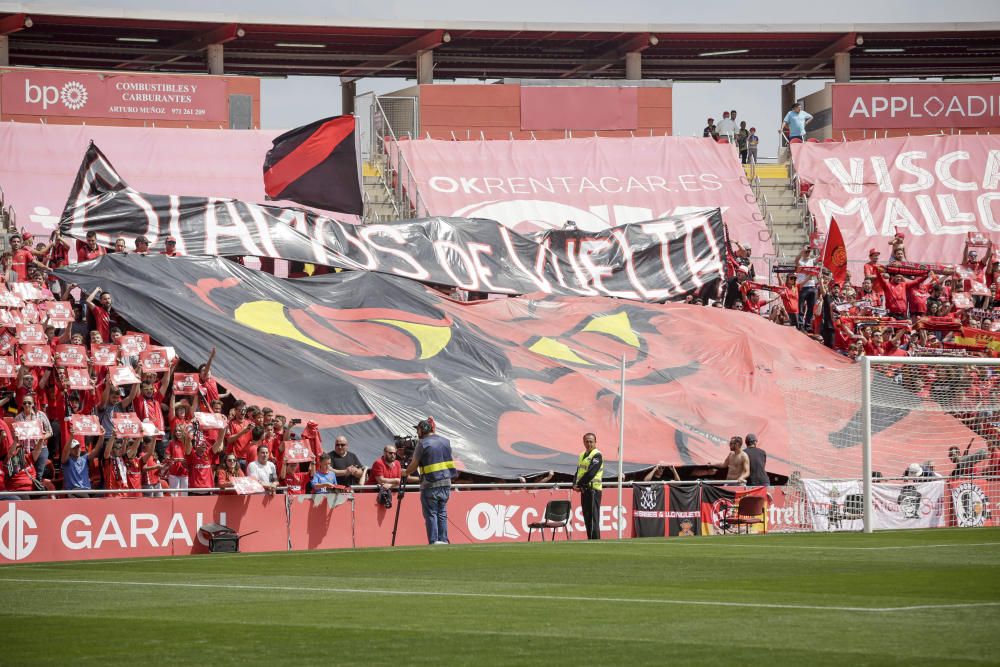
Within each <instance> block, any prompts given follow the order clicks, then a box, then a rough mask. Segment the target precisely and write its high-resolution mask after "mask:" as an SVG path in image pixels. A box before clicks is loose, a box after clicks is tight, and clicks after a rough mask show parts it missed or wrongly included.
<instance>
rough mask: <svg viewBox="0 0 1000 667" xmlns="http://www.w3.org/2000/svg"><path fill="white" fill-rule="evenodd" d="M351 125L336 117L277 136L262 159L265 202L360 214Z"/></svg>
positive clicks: (349, 118)
mask: <svg viewBox="0 0 1000 667" xmlns="http://www.w3.org/2000/svg"><path fill="white" fill-rule="evenodd" d="M354 125H355V121H354V116H336V117H334V118H324V119H323V120H318V121H316V122H314V123H310V124H309V125H305V126H303V127H297V128H295V129H294V130H289V131H288V132H285V133H284V134H282V135H281V136H279V137H276V138H275V139H274V141H273V144H274V145H273V147H272V148H271V150H269V151H268V152H267V157H266V158H265V159H264V191H265V192H266V193H267V197H268V199H289V200H291V201H294V202H298V203H299V204H305V205H306V206H313V207H315V208H321V209H325V210H327V211H339V212H341V213H353V214H355V215H361V213H362V209H363V203H362V198H361V179H360V176H359V173H360V169H359V165H358V154H357V150H356V149H355V146H354V137H355V128H354Z"/></svg>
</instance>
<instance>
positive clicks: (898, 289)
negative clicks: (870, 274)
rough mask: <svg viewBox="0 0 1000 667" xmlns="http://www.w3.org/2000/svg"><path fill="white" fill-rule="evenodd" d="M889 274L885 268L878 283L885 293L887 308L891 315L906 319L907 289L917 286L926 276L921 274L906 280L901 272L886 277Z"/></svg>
mask: <svg viewBox="0 0 1000 667" xmlns="http://www.w3.org/2000/svg"><path fill="white" fill-rule="evenodd" d="M887 275H888V274H887V273H886V272H885V270H883V271H882V273H880V274H879V276H878V281H877V282H878V283H879V284H880V285H881V286H882V292H883V293H884V294H885V308H886V310H887V311H889V315H890V317H893V318H895V319H897V320H905V319H906V307H907V301H906V291H907V290H909V289H911V288H913V287H916V286H917V285H918V284H920V283H922V282H923V281H924V280H926V276H920V277H918V278H914V279H913V280H905V279H904V278H903V276H902V275H901V274H899V273H896V274H893V275H892V277H891V278H888V279H887V278H886V276H887Z"/></svg>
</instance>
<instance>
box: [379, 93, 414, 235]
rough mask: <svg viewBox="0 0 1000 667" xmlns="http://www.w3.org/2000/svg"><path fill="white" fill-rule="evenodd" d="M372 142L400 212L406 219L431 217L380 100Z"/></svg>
mask: <svg viewBox="0 0 1000 667" xmlns="http://www.w3.org/2000/svg"><path fill="white" fill-rule="evenodd" d="M372 140H373V141H374V142H375V148H374V149H373V151H372V152H373V154H374V155H377V156H379V162H380V163H382V160H381V158H382V157H384V163H382V164H381V165H380V166H384V169H382V170H381V174H382V179H383V180H384V182H385V184H386V186H387V188H388V189H389V191H390V193H391V194H392V198H393V200H394V201H395V204H396V212H397V213H398V214H399V215H400V216H401V217H402V218H423V217H427V206H426V205H425V204H424V201H423V197H421V196H420V190H419V189H418V187H417V179H416V178H414V176H413V172H412V171H411V170H410V167H409V165H407V164H406V159H405V158H404V157H403V152H402V150H401V149H400V146H399V139H398V137H397V136H396V133H395V132H394V131H393V129H392V126H391V125H390V123H389V119H388V117H387V116H386V114H385V109H383V108H382V104H381V102H380V101H379V98H378V97H374V98H373V100H372Z"/></svg>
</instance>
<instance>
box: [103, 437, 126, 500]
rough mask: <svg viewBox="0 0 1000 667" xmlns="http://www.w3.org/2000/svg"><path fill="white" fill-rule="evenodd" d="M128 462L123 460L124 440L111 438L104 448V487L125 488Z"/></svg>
mask: <svg viewBox="0 0 1000 667" xmlns="http://www.w3.org/2000/svg"><path fill="white" fill-rule="evenodd" d="M128 475H129V471H128V464H127V463H126V461H125V441H124V440H121V439H118V438H114V437H113V438H112V439H111V444H110V445H108V446H106V447H105V448H104V488H105V489H127V488H129V487H128Z"/></svg>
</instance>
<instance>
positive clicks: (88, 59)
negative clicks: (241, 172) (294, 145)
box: [0, 0, 1000, 81]
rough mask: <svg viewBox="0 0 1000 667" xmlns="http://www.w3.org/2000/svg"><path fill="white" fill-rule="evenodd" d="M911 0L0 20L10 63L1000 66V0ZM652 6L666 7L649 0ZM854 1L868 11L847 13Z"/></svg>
mask: <svg viewBox="0 0 1000 667" xmlns="http://www.w3.org/2000/svg"><path fill="white" fill-rule="evenodd" d="M913 2H914V5H920V6H924V5H927V7H926V12H924V13H923V14H921V18H920V22H916V23H915V22H912V21H909V22H908V21H906V20H894V17H893V15H892V14H891V13H889V10H885V11H882V10H881V8H878V7H876V8H875V9H869V10H868V11H867V14H866V13H865V10H863V9H860V8H859V6H860V5H863V4H864V3H860V4H859V0H843V2H842V3H837V5H836V6H833V5H831V6H830V7H825V8H822V10H821V11H822V12H824V13H825V14H824V15H823V16H821V17H820V18H819V19H818V20H816V21H815V22H809V21H804V20H802V19H799V18H797V17H794V16H793V17H786V18H784V19H777V20H769V21H763V20H762V19H760V18H759V17H757V21H756V22H754V20H753V11H754V10H755V7H756V3H748V4H749V5H753V7H749V9H747V10H746V11H744V10H743V9H738V8H734V9H733V12H735V13H734V14H732V17H727V19H726V20H728V21H731V22H730V23H726V24H723V23H722V22H721V21H720V22H719V23H718V24H712V23H705V20H706V18H707V17H710V16H712V15H713V14H715V12H708V14H707V15H706V14H705V13H704V8H703V7H697V8H694V10H692V8H690V7H688V8H684V9H677V8H676V7H674V6H673V5H674V4H675V3H663V2H659V3H653V5H651V4H650V3H647V2H642V1H632V2H629V1H627V0H626V1H623V3H622V6H621V7H619V6H618V5H608V4H607V3H603V2H602V3H595V2H591V1H590V0H580V6H579V7H577V6H573V7H567V6H566V5H565V4H564V3H552V4H553V5H562V9H561V10H560V11H561V12H564V13H569V12H571V13H572V16H569V15H566V16H562V18H561V19H560V17H559V15H558V14H550V13H549V12H551V11H552V10H550V9H549V8H548V7H541V8H539V9H535V10H534V15H533V16H531V17H529V18H527V19H524V20H518V21H513V20H510V19H505V18H504V17H503V14H502V12H501V13H498V12H500V9H501V7H500V5H503V7H510V12H509V13H508V14H507V16H521V15H520V14H518V13H517V10H518V7H520V8H521V9H524V6H525V5H526V4H530V3H527V2H526V0H512V1H511V3H510V5H508V4H507V3H500V5H493V7H492V10H491V11H487V12H486V13H485V14H483V13H480V14H479V15H482V16H485V17H486V18H483V19H478V20H464V19H461V18H459V19H456V18H454V14H453V15H452V17H451V18H438V17H435V16H434V12H435V11H436V12H437V13H438V15H440V16H446V15H447V14H448V12H447V7H441V6H437V7H435V6H434V3H428V4H427V5H425V4H424V3H412V4H413V6H414V7H413V8H410V7H408V6H407V7H403V8H402V9H400V8H399V4H400V3H391V2H388V0H372V2H369V3H329V5H333V7H332V8H331V7H325V6H324V5H327V4H328V3H316V2H313V3H307V2H305V1H304V0H286V1H285V2H281V3H274V2H273V1H272V2H269V3H264V2H262V1H261V0H245V1H244V2H239V3H237V2H229V1H228V0H220V2H216V3H212V7H211V9H206V8H205V7H206V3H203V2H194V0H178V1H176V2H173V3H171V6H170V8H168V9H161V8H157V5H158V4H159V5H161V6H162V4H163V3H156V2H152V0H129V1H127V2H126V1H125V0H96V2H94V3H92V4H91V3H88V6H86V7H80V6H76V7H73V6H72V3H65V2H4V1H3V0H0V36H2V35H6V36H7V37H8V40H7V48H8V52H9V60H10V65H12V66H37V67H72V68H88V69H102V70H107V69H119V70H123V71H162V72H204V71H205V69H206V53H205V52H206V50H207V49H208V47H209V45H212V44H224V45H225V72H226V73H232V74H254V75H262V76H284V75H331V76H333V75H339V76H343V77H348V78H361V77H369V76H376V77H413V76H415V75H416V69H417V64H416V56H417V53H418V52H422V51H427V50H433V52H434V79H436V80H446V79H455V78H483V79H487V78H488V79H494V78H524V79H530V78H545V79H553V78H574V79H581V78H598V79H600V78H617V79H621V78H624V75H625V54H626V53H629V52H641V53H642V75H643V78H647V79H654V78H656V79H674V80H682V81H683V80H714V79H722V78H755V79H784V80H786V81H789V80H796V79H804V78H832V76H833V55H834V54H835V53H842V52H850V53H851V74H852V78H853V79H861V80H863V79H866V78H868V79H871V78H881V79H887V78H899V77H937V76H947V77H963V76H965V77H990V76H997V75H1000V3H996V4H995V6H993V3H986V4H985V5H983V4H981V3H977V2H975V1H974V0H954V2H952V3H948V6H947V7H942V6H941V5H940V3H937V4H934V3H929V2H928V0H913ZM358 4H363V5H364V6H363V7H358V8H354V7H352V8H351V9H350V11H351V12H353V13H352V14H349V13H348V12H347V10H344V9H342V8H338V7H337V5H352V6H354V5H358ZM402 4H404V5H406V4H407V3H402ZM440 4H441V3H438V5H440ZM534 4H535V5H547V3H534ZM678 4H681V3H678ZM692 4H693V3H692ZM699 4H700V3H699ZM878 4H879V3H874V5H878ZM317 5H318V6H319V7H317ZM418 5H419V6H421V7H420V8H422V9H424V11H425V13H424V14H417V12H418V11H420V8H418ZM650 6H660V7H658V8H657V10H656V11H655V12H652V13H650V11H649V8H650ZM852 7H854V9H853V10H852ZM279 8H280V9H281V14H280V15H276V13H275V12H276V11H277V10H278V9H279ZM918 9H919V8H918ZM321 11H326V12H328V15H317V14H316V12H321ZM337 11H342V13H341V14H336V13H335V12H337ZM813 11H816V10H813ZM853 11H857V12H859V13H857V14H852V12H853ZM879 12H881V13H879ZM466 13H467V14H476V12H472V11H469V12H466ZM727 13H728V10H727ZM786 13H787V12H786ZM796 13H798V11H797V10H796ZM911 13H912V12H911ZM744 14H745V15H744ZM848 15H855V16H859V17H860V19H859V20H857V21H854V22H846V21H845V20H844V19H843V18H842V17H843V16H848ZM963 16H964V18H963ZM384 17H389V18H384ZM651 17H652V18H655V19H656V20H650V19H651ZM602 18H603V19H606V20H602ZM698 21H700V22H698Z"/></svg>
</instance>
